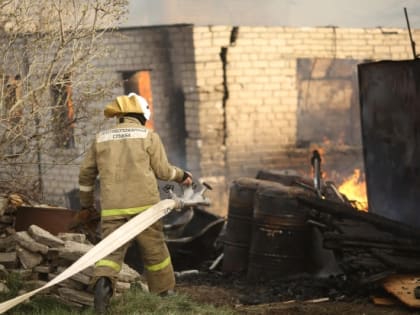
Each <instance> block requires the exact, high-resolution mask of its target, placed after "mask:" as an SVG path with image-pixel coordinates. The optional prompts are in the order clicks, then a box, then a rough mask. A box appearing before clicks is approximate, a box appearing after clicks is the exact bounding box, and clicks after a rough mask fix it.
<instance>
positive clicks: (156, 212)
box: [0, 199, 176, 314]
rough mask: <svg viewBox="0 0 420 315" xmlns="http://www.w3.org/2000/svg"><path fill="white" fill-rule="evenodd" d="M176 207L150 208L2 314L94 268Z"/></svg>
mask: <svg viewBox="0 0 420 315" xmlns="http://www.w3.org/2000/svg"><path fill="white" fill-rule="evenodd" d="M175 206H176V201H175V200H172V199H165V200H162V201H160V202H158V203H157V204H155V205H154V206H152V207H150V208H149V209H147V210H146V211H144V212H142V213H140V214H138V215H136V216H135V217H133V218H132V219H131V220H130V221H128V222H127V223H125V224H124V225H122V226H120V227H119V228H118V229H117V230H115V231H114V232H112V233H111V234H109V235H108V236H107V237H106V238H104V239H103V240H102V241H100V242H99V243H98V244H96V245H95V247H93V248H92V249H90V250H89V251H88V252H87V253H86V254H84V255H83V256H82V257H80V258H79V259H78V260H76V261H75V262H74V263H73V264H72V265H71V266H70V267H68V268H67V269H65V270H64V271H63V272H62V273H60V274H59V275H57V277H55V278H54V279H52V280H51V281H49V282H48V283H46V284H45V285H44V286H42V287H40V288H38V289H35V290H33V291H30V292H27V293H25V294H22V295H19V296H17V297H15V298H13V299H10V300H8V301H5V302H3V303H1V304H0V314H3V313H4V312H6V311H7V310H9V309H11V308H12V307H14V306H16V305H18V304H20V303H22V302H23V301H25V300H27V299H29V298H30V297H31V296H33V295H35V294H36V293H38V292H40V291H42V290H44V289H46V288H49V287H52V286H53V285H55V284H57V283H59V282H61V281H64V280H66V279H67V278H70V277H71V276H73V275H75V274H76V273H78V272H80V271H82V270H84V269H86V268H87V267H89V266H92V265H93V264H94V263H96V262H97V261H98V260H100V259H102V258H104V257H105V256H107V255H109V254H111V253H112V252H113V251H115V250H116V249H118V248H120V247H121V246H122V245H124V244H125V243H127V242H128V241H130V240H131V239H133V238H134V237H135V236H136V235H138V234H139V233H141V232H143V231H144V230H145V229H147V228H148V227H149V226H151V225H152V224H153V223H155V222H156V221H157V220H159V219H160V218H162V217H163V216H165V215H166V214H168V213H169V212H170V211H171V210H172V209H174V208H175Z"/></svg>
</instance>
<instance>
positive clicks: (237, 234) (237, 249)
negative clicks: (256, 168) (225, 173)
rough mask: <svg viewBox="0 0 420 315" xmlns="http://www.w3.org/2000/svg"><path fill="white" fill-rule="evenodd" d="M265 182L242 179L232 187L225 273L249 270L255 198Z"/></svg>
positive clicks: (224, 251) (223, 267) (225, 245)
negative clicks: (260, 186)
mask: <svg viewBox="0 0 420 315" xmlns="http://www.w3.org/2000/svg"><path fill="white" fill-rule="evenodd" d="M263 182H264V181H261V180H258V179H255V178H250V177H241V178H238V179H236V180H234V181H233V182H232V184H231V185H230V189H229V204H228V220H227V224H226V234H225V236H224V239H223V243H224V246H223V265H222V270H223V271H224V272H243V271H246V269H247V266H248V252H249V243H250V240H251V232H252V221H253V209H254V196H255V193H256V191H257V189H258V186H259V185H261V183H263Z"/></svg>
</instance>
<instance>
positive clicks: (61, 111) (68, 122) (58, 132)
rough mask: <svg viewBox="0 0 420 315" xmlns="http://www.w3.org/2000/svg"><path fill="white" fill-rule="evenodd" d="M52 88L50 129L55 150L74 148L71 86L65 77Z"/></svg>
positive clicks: (68, 78)
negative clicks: (52, 131)
mask: <svg viewBox="0 0 420 315" xmlns="http://www.w3.org/2000/svg"><path fill="white" fill-rule="evenodd" d="M57 81H58V83H57V84H55V85H54V86H53V87H52V94H53V100H54V104H53V106H52V124H53V125H52V128H53V130H54V133H55V138H54V142H55V145H56V147H57V148H67V149H69V148H74V127H75V117H74V106H73V101H72V85H71V80H70V76H69V75H67V76H65V77H64V78H63V79H61V80H57Z"/></svg>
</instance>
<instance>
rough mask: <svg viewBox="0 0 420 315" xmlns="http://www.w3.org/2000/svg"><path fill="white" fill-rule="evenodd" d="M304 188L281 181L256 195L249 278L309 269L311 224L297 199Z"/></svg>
mask: <svg viewBox="0 0 420 315" xmlns="http://www.w3.org/2000/svg"><path fill="white" fill-rule="evenodd" d="M307 193H308V192H307V191H306V190H304V189H301V188H296V187H290V186H284V185H281V184H277V185H276V186H271V187H261V188H260V189H258V191H257V192H256V195H255V204H254V213H253V219H254V225H253V229H252V239H251V243H250V250H249V264H248V271H247V280H249V281H251V282H255V281H257V280H267V279H276V278H284V277H287V276H291V275H295V274H298V273H302V272H305V271H307V265H308V259H309V257H310V254H309V247H310V227H309V225H308V224H307V223H306V217H307V215H306V213H307V210H306V209H304V208H302V207H301V206H300V205H299V204H298V201H297V199H296V195H297V194H307Z"/></svg>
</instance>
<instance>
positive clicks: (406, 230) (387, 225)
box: [296, 195, 420, 239]
mask: <svg viewBox="0 0 420 315" xmlns="http://www.w3.org/2000/svg"><path fill="white" fill-rule="evenodd" d="M296 198H297V200H298V201H299V203H301V204H302V205H304V206H306V207H310V208H313V209H315V210H317V211H319V212H326V213H329V214H331V215H333V216H335V217H337V218H343V219H344V218H347V219H354V220H359V221H361V222H368V223H370V224H372V225H374V226H375V227H377V228H378V229H381V230H384V231H388V232H391V233H393V234H396V235H400V236H406V237H410V238H417V239H420V231H419V229H418V228H415V227H412V226H410V225H407V224H404V223H400V222H397V221H394V220H391V219H388V218H385V217H382V216H380V215H377V214H374V213H370V212H364V211H358V210H357V209H355V208H353V207H351V206H348V205H346V204H344V203H339V202H335V201H331V200H325V199H319V198H316V197H309V196H303V195H301V196H297V197H296Z"/></svg>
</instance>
